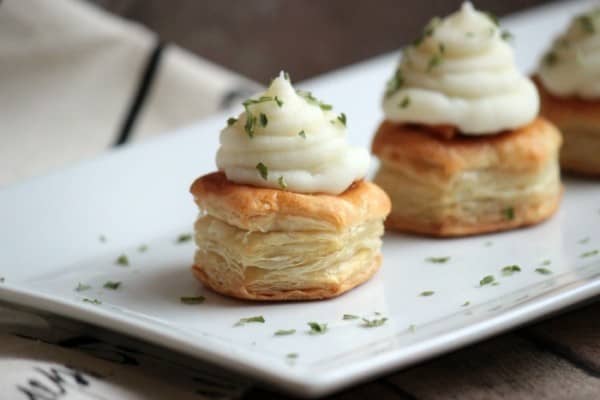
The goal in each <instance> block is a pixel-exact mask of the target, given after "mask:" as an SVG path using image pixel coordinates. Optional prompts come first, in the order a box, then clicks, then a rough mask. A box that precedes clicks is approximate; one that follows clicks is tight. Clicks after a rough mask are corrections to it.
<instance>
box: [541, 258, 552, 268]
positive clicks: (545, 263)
mask: <svg viewBox="0 0 600 400" xmlns="http://www.w3.org/2000/svg"><path fill="white" fill-rule="evenodd" d="M550 264H552V261H550V260H544V261H542V263H541V264H540V265H541V266H542V267H544V266H548V265H550Z"/></svg>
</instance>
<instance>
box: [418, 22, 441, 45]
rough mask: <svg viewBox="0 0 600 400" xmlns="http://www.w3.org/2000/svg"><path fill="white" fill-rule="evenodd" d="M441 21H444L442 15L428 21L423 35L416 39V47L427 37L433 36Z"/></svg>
mask: <svg viewBox="0 0 600 400" xmlns="http://www.w3.org/2000/svg"><path fill="white" fill-rule="evenodd" d="M440 22H442V20H441V18H440V17H433V18H432V19H431V20H430V21H429V22H428V23H427V25H425V28H424V29H423V33H422V34H421V36H419V37H418V38H417V39H415V41H414V42H413V45H414V46H415V47H418V46H420V45H421V43H423V40H425V38H428V37H431V36H433V33H434V32H435V28H437V26H438V25H439V24H440Z"/></svg>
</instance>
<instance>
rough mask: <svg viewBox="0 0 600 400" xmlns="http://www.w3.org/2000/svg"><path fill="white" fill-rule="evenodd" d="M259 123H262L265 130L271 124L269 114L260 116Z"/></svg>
mask: <svg viewBox="0 0 600 400" xmlns="http://www.w3.org/2000/svg"><path fill="white" fill-rule="evenodd" d="M258 121H259V122H260V126H262V127H263V128H264V127H265V126H267V124H268V123H269V119H268V118H267V114H265V113H260V114H259V116H258Z"/></svg>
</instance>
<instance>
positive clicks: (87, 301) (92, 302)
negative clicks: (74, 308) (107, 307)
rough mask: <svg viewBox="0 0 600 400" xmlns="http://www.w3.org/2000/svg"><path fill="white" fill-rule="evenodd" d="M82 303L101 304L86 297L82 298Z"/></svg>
mask: <svg viewBox="0 0 600 400" xmlns="http://www.w3.org/2000/svg"><path fill="white" fill-rule="evenodd" d="M83 302H84V303H90V304H94V305H99V304H102V302H101V301H100V300H98V299H88V298H87V297H84V299H83Z"/></svg>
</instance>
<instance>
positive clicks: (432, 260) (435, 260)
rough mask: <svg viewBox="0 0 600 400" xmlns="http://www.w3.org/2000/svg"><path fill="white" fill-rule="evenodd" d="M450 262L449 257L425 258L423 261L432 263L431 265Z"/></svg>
mask: <svg viewBox="0 0 600 400" xmlns="http://www.w3.org/2000/svg"><path fill="white" fill-rule="evenodd" d="M449 260H450V257H449V256H446V257H427V258H426V259H425V261H427V262H430V263H433V264H443V263H446V262H448V261H449Z"/></svg>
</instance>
